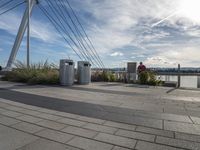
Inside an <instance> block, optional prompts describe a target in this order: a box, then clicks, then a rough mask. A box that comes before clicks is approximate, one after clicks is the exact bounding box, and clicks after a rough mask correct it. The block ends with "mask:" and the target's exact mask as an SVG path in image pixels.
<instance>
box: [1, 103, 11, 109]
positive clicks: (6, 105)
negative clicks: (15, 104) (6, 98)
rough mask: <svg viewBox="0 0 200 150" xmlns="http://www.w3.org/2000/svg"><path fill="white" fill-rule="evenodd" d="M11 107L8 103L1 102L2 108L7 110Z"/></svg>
mask: <svg viewBox="0 0 200 150" xmlns="http://www.w3.org/2000/svg"><path fill="white" fill-rule="evenodd" d="M10 106H11V105H9V104H7V103H2V102H0V107H1V108H7V107H10Z"/></svg>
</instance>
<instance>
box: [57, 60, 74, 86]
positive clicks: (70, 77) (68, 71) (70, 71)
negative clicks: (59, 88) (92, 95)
mask: <svg viewBox="0 0 200 150" xmlns="http://www.w3.org/2000/svg"><path fill="white" fill-rule="evenodd" d="M59 76H60V84H61V85H65V86H70V85H73V84H74V62H73V60H69V59H61V60H60V70H59Z"/></svg>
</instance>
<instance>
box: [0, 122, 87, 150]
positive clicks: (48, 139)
mask: <svg viewBox="0 0 200 150" xmlns="http://www.w3.org/2000/svg"><path fill="white" fill-rule="evenodd" d="M0 125H2V126H5V127H8V128H11V129H14V130H17V131H20V132H23V133H26V134H29V135H32V136H36V137H39V138H41V139H45V140H49V141H53V142H56V143H60V144H64V145H66V146H71V145H68V144H67V143H62V142H59V141H55V140H52V139H48V138H46V137H42V136H39V135H35V134H32V133H29V132H26V131H23V130H20V129H16V128H14V127H12V126H7V125H4V124H1V123H0ZM29 144H30V143H29ZM71 147H74V148H78V147H75V146H71ZM78 149H80V148H78ZM83 150H84V149H83Z"/></svg>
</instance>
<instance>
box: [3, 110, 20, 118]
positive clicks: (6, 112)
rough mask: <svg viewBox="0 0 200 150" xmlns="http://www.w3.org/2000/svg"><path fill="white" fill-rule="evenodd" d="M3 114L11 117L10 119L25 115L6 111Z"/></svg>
mask: <svg viewBox="0 0 200 150" xmlns="http://www.w3.org/2000/svg"><path fill="white" fill-rule="evenodd" d="M1 114H2V115H5V116H9V117H19V116H22V115H23V114H22V113H18V112H14V111H10V110H7V111H4V112H2V113H1Z"/></svg>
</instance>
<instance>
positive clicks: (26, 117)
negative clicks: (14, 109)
mask: <svg viewBox="0 0 200 150" xmlns="http://www.w3.org/2000/svg"><path fill="white" fill-rule="evenodd" d="M17 119H19V120H22V121H27V122H30V123H36V122H39V121H42V120H43V119H41V118H37V117H33V116H29V115H23V116H20V117H17Z"/></svg>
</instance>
